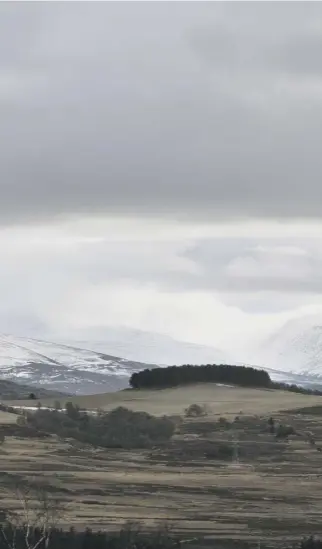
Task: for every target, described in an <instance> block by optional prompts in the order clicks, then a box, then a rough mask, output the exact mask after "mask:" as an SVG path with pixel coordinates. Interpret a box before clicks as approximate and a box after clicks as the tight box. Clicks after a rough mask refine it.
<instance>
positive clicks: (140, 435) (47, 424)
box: [19, 402, 175, 448]
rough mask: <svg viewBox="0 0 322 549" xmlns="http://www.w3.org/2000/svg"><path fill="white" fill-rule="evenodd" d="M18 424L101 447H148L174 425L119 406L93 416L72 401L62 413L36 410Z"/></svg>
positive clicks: (170, 432)
mask: <svg viewBox="0 0 322 549" xmlns="http://www.w3.org/2000/svg"><path fill="white" fill-rule="evenodd" d="M19 422H20V424H21V425H27V426H31V427H32V428H34V429H36V430H38V431H45V432H49V433H55V434H57V435H59V436H61V437H64V438H66V437H71V438H74V439H76V440H79V441H80V442H84V443H87V444H92V445H93V446H101V447H103V448H148V447H150V446H152V445H153V444H156V443H163V442H166V441H167V440H169V439H170V438H171V437H172V435H173V433H174V430H175V424H174V422H173V421H171V419H169V418H167V417H161V418H157V417H154V416H152V415H150V414H147V413H145V412H132V411H131V410H128V409H127V408H122V407H119V408H116V409H115V410H113V411H112V412H103V411H101V412H98V413H97V414H96V415H93V414H89V413H88V412H87V411H86V410H80V408H79V407H78V406H75V405H73V403H72V402H67V403H66V409H65V411H62V410H60V409H59V408H58V409H57V410H46V409H41V408H39V409H38V410H37V411H36V412H35V413H25V415H24V416H21V417H20V418H19Z"/></svg>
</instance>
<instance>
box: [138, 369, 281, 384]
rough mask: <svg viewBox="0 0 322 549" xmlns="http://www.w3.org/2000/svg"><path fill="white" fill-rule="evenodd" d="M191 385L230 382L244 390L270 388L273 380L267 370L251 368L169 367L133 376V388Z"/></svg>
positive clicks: (147, 370)
mask: <svg viewBox="0 0 322 549" xmlns="http://www.w3.org/2000/svg"><path fill="white" fill-rule="evenodd" d="M192 383H231V384H234V385H241V386H244V387H270V385H271V379H270V377H269V375H268V373H267V372H265V371H264V370H257V369H256V368H251V367H249V366H230V365H227V364H220V365H218V366H217V365H214V364H206V365H205V366H192V365H190V364H184V365H183V366H169V367H167V368H153V369H151V370H150V369H146V370H142V371H141V372H137V373H134V374H132V376H131V378H130V386H131V387H132V388H133V389H143V388H144V389H147V388H166V387H177V386H178V385H188V384H192Z"/></svg>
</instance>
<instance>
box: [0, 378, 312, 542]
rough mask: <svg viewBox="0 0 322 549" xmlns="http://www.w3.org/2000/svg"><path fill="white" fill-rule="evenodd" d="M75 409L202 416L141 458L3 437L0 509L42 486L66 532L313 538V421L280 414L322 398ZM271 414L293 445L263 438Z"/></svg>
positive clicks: (95, 401)
mask: <svg viewBox="0 0 322 549" xmlns="http://www.w3.org/2000/svg"><path fill="white" fill-rule="evenodd" d="M73 400H74V402H78V403H79V404H80V405H82V406H83V405H86V406H87V407H93V408H94V407H98V406H99V407H102V408H105V409H111V408H114V407H115V406H118V405H123V406H127V407H129V408H132V409H134V410H145V411H147V412H150V413H155V414H158V415H161V414H168V415H172V414H182V413H183V410H184V409H185V408H186V407H187V406H188V405H189V404H192V403H198V404H201V403H204V404H207V405H208V407H209V410H210V413H209V415H208V416H207V417H206V418H201V419H193V420H191V419H190V420H188V419H184V421H183V422H182V423H181V424H180V425H179V427H178V430H177V433H176V435H175V436H174V437H173V440H172V441H171V442H170V443H169V444H167V445H166V446H165V447H155V448H153V449H149V450H134V451H125V450H115V449H99V448H96V449H94V448H92V447H89V446H86V445H82V444H80V443H75V442H73V441H71V440H60V439H58V438H57V437H55V436H53V437H50V438H48V439H44V440H40V439H24V438H17V437H12V436H7V437H6V441H5V443H4V444H3V445H2V446H1V451H0V471H1V473H0V478H1V482H0V499H1V502H0V507H11V508H16V506H17V503H16V500H15V498H14V495H13V487H14V486H15V484H16V483H17V482H21V481H22V482H26V480H29V481H30V482H37V481H40V480H41V481H42V482H45V483H46V484H47V486H48V490H50V491H53V492H54V493H55V494H58V496H59V498H61V500H62V501H64V502H65V503H66V505H67V507H66V513H65V516H64V523H65V525H66V526H67V525H68V526H70V525H71V524H73V525H75V526H76V527H83V526H84V524H86V525H90V526H92V527H93V528H104V527H109V526H111V525H112V526H113V527H114V526H115V527H117V526H118V525H120V524H121V523H123V522H124V521H126V520H139V521H143V522H144V523H145V525H146V526H149V525H154V524H156V523H159V522H162V521H165V520H166V521H169V522H170V524H172V525H173V527H174V529H175V530H177V531H182V533H183V537H190V536H192V537H197V538H200V539H202V541H200V542H199V541H198V542H196V544H195V547H199V546H201V545H204V544H205V543H206V542H207V541H208V542H209V543H210V542H211V540H212V539H213V538H214V537H216V538H220V539H221V540H222V543H223V544H228V545H229V543H232V542H233V540H244V541H245V542H248V543H249V544H250V546H251V547H254V548H255V547H256V548H257V547H258V545H259V543H260V544H261V547H277V546H281V543H284V541H285V540H286V539H287V540H288V541H289V540H298V539H300V538H301V537H302V536H303V535H306V534H311V533H320V534H321V532H322V518H321V516H322V475H321V470H322V453H320V452H318V451H317V450H316V448H314V447H311V446H310V445H309V444H308V442H307V441H306V439H305V437H304V433H305V432H306V431H307V430H309V431H310V432H311V433H313V434H314V437H315V439H316V444H317V446H319V445H321V446H322V415H321V416H320V415H312V414H310V412H309V410H308V411H307V413H304V414H296V413H294V412H292V413H287V409H296V408H300V407H301V408H305V407H310V406H317V405H319V404H320V403H322V397H312V396H305V395H298V394H293V393H287V392H285V393H284V392H280V391H264V390H255V389H254V390H251V389H238V388H236V389H234V388H229V387H214V386H204V385H200V386H195V387H189V388H183V389H172V390H163V391H156V392H153V391H142V392H138V391H135V392H129V391H124V392H121V393H117V394H111V395H99V396H98V397H75V398H73ZM29 404H30V402H29ZM43 404H46V405H49V404H50V401H43ZM316 410H317V413H319V408H316ZM241 412H242V413H241ZM240 413H241V415H240V419H239V420H238V421H237V422H235V423H234V426H233V427H232V428H230V429H226V428H225V427H219V423H218V417H219V416H226V417H229V418H231V419H232V418H233V417H235V416H236V414H240ZM7 415H9V416H11V415H12V414H3V415H0V421H2V422H3V429H4V430H5V429H6V428H7V429H9V430H10V425H8V424H7V427H6V425H5V423H6V422H7V421H8V418H7ZM270 415H273V416H274V417H275V418H276V421H280V422H282V423H287V424H289V425H292V426H293V427H294V428H295V429H296V431H297V433H298V434H297V435H296V436H292V437H290V440H289V442H284V441H277V440H276V439H275V437H274V435H272V434H270V433H269V432H268V430H267V419H268V417H269V416H270ZM13 418H14V419H16V416H13ZM12 420H13V419H12ZM8 432H10V431H8ZM223 445H224V446H225V447H229V448H234V452H233V457H231V456H230V457H226V458H220V459H218V457H216V450H217V449H218V448H219V447H221V446H223ZM192 546H193V544H192Z"/></svg>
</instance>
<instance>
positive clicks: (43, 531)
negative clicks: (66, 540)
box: [0, 486, 64, 549]
mask: <svg viewBox="0 0 322 549" xmlns="http://www.w3.org/2000/svg"><path fill="white" fill-rule="evenodd" d="M16 496H17V500H18V502H19V506H20V509H19V510H18V511H11V510H7V511H3V512H2V516H0V519H2V520H1V523H2V524H1V526H0V532H1V535H2V537H3V539H4V540H5V542H6V544H7V547H8V549H16V540H17V534H18V532H20V534H21V533H23V539H24V545H25V549H37V548H38V547H39V546H44V547H46V548H48V547H49V543H50V536H51V533H52V531H53V530H54V529H55V528H57V526H58V524H59V521H60V520H61V518H62V516H63V512H64V505H63V504H62V502H61V500H59V499H57V498H54V497H53V496H52V495H51V494H49V493H48V491H47V490H46V489H45V488H44V487H41V486H40V487H36V488H35V487H29V486H23V487H21V486H19V487H18V488H17V490H16ZM35 531H37V533H38V535H37V538H35V535H34V534H35Z"/></svg>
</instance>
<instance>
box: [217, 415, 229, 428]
mask: <svg viewBox="0 0 322 549" xmlns="http://www.w3.org/2000/svg"><path fill="white" fill-rule="evenodd" d="M218 424H219V427H220V428H221V429H230V428H231V423H230V421H228V419H227V418H225V417H220V418H219V419H218Z"/></svg>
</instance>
